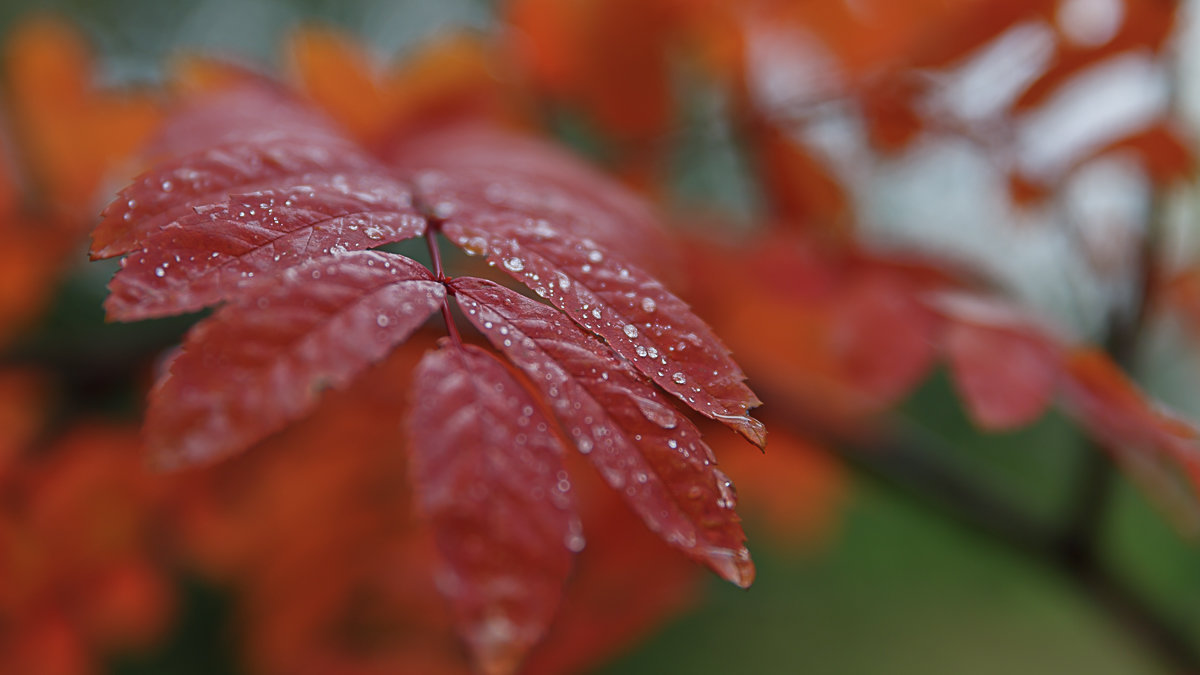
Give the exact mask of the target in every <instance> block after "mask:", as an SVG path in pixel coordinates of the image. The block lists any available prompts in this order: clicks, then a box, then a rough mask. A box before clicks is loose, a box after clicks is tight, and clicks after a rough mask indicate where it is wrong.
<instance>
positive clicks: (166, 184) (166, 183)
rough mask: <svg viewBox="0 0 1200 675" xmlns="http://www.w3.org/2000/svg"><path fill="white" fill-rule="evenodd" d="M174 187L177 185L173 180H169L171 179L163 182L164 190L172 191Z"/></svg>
mask: <svg viewBox="0 0 1200 675" xmlns="http://www.w3.org/2000/svg"><path fill="white" fill-rule="evenodd" d="M174 189H175V185H174V184H173V183H172V182H171V181H169V180H164V181H163V182H162V190H163V192H170V191H171V190H174Z"/></svg>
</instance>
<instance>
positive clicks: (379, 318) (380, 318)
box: [375, 314, 389, 328]
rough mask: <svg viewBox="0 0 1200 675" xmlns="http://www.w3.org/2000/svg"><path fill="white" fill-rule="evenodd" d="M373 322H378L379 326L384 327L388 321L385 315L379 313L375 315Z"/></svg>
mask: <svg viewBox="0 0 1200 675" xmlns="http://www.w3.org/2000/svg"><path fill="white" fill-rule="evenodd" d="M375 323H377V324H379V327H380V328H385V327H386V326H387V325H388V323H389V321H388V318H387V316H386V315H383V314H380V315H379V316H377V317H375Z"/></svg>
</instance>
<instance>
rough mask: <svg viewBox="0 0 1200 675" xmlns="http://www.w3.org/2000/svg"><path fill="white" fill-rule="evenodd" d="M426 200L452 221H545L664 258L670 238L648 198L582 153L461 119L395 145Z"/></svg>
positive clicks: (634, 256)
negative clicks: (581, 156) (581, 157)
mask: <svg viewBox="0 0 1200 675" xmlns="http://www.w3.org/2000/svg"><path fill="white" fill-rule="evenodd" d="M393 158H394V159H393V162H394V165H395V166H397V167H398V168H400V169H402V170H404V171H407V172H411V173H412V174H413V175H414V181H413V182H414V184H415V186H416V189H417V191H418V192H419V193H420V195H421V198H422V200H423V201H424V202H425V203H426V204H428V205H430V206H431V208H432V210H433V213H434V215H436V216H437V217H439V218H444V219H446V220H448V221H449V222H450V223H458V224H462V225H464V226H475V227H480V228H483V229H488V230H493V229H496V230H504V229H508V228H510V227H518V228H521V227H530V226H536V225H537V224H538V223H537V221H539V220H544V221H546V226H547V227H553V228H554V229H555V230H556V231H558V232H561V233H563V234H567V235H571V236H573V237H576V238H581V239H582V238H590V239H593V240H595V241H598V242H600V243H601V244H603V245H604V246H605V247H607V248H609V249H610V250H612V251H614V252H617V253H620V254H621V255H622V256H623V257H625V258H626V259H628V260H631V261H634V262H638V263H641V264H644V265H646V266H651V265H654V264H660V265H661V263H662V257H663V256H664V255H668V252H669V246H668V244H667V242H666V240H665V238H664V237H663V234H662V232H661V230H660V229H659V227H658V225H657V222H656V220H655V215H654V213H653V211H651V209H650V208H649V207H648V206H647V205H646V203H645V202H644V201H642V200H640V199H638V198H637V197H636V196H634V195H633V194H632V193H630V192H629V191H628V190H627V189H625V188H623V187H622V186H620V185H618V184H617V183H615V182H614V181H613V180H612V179H610V178H608V177H607V176H605V175H603V174H601V173H599V172H598V171H596V170H595V169H592V168H590V167H588V166H587V165H585V164H583V163H582V162H580V161H579V160H578V159H577V158H575V157H572V156H571V155H569V154H568V153H566V152H563V151H562V150H560V149H558V148H556V147H554V146H551V145H549V144H547V143H545V142H542V141H538V140H536V139H533V138H527V137H521V136H515V135H513V134H505V133H501V132H499V131H497V130H494V129H488V128H484V127H476V126H458V127H453V128H450V129H446V130H443V131H438V132H433V133H429V134H425V135H423V136H421V137H419V138H415V139H413V140H410V141H409V142H408V143H405V144H404V145H402V146H400V147H399V148H397V149H396V150H395V152H394V153H393Z"/></svg>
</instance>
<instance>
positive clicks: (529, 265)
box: [446, 223, 766, 447]
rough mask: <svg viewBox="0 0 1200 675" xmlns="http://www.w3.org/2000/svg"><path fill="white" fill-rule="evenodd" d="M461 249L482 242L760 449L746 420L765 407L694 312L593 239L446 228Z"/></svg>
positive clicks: (756, 429)
mask: <svg viewBox="0 0 1200 675" xmlns="http://www.w3.org/2000/svg"><path fill="white" fill-rule="evenodd" d="M446 234H447V235H448V236H449V237H451V238H452V239H454V240H455V241H457V242H459V243H463V242H466V243H467V245H472V244H470V242H472V241H474V240H476V239H484V240H485V241H486V242H487V251H488V255H489V258H490V259H491V260H492V261H493V262H497V263H499V264H500V266H501V267H502V268H503V269H504V270H505V271H506V272H508V273H509V274H510V275H512V276H513V277H514V278H515V279H517V280H519V281H521V282H522V283H524V284H525V285H527V286H529V287H530V288H532V289H533V290H534V291H536V292H537V294H538V295H540V296H542V297H544V298H546V299H547V300H549V301H550V302H551V303H552V304H553V305H554V306H555V307H558V308H559V309H561V310H562V311H563V312H565V313H566V314H567V316H570V317H571V318H572V319H574V320H575V321H576V322H577V323H579V324H580V325H581V326H583V327H584V328H587V329H588V330H590V331H591V332H593V333H595V334H596V335H598V336H600V337H602V338H604V340H605V341H606V342H607V343H608V344H609V345H610V346H611V347H612V348H613V349H614V350H615V351H616V352H617V353H618V354H620V355H621V356H622V357H624V358H625V359H627V360H628V361H629V362H630V363H631V364H633V366H634V367H635V368H637V370H638V371H640V372H641V373H642V374H643V375H645V376H646V377H649V378H650V379H651V380H653V381H654V382H655V384H657V385H659V386H660V387H662V388H663V389H665V390H666V391H668V392H670V393H672V394H674V395H675V396H677V397H678V398H679V399H680V400H682V401H684V402H685V403H687V404H688V406H690V407H691V408H692V409H694V410H696V411H697V412H700V413H701V414H703V415H705V416H707V417H710V418H712V419H715V420H718V421H720V422H723V423H725V424H727V425H729V426H730V427H732V428H733V429H734V430H736V431H737V432H738V433H740V434H742V435H743V436H745V437H746V438H747V439H749V440H750V442H752V443H754V444H755V445H758V446H759V447H762V446H763V445H764V444H765V442H766V440H765V439H766V431H765V429H764V428H763V426H762V424H761V423H760V422H759V421H758V420H756V419H754V418H752V417H750V416H749V415H748V414H747V409H748V408H752V407H754V406H756V405H758V404H759V403H760V401H759V400H758V398H757V397H756V396H754V393H753V392H752V391H750V389H749V388H748V387H747V386H746V385H745V384H744V382H745V379H746V376H745V375H744V374H743V373H742V371H741V369H740V368H738V366H737V364H736V363H734V362H733V359H731V358H730V357H729V350H728V348H726V347H725V345H724V344H722V343H721V341H720V339H719V338H717V336H716V335H715V334H714V333H713V332H712V329H711V328H709V327H708V324H706V323H704V321H702V320H701V319H700V318H699V317H697V316H696V315H695V314H693V313H692V310H691V308H689V307H688V306H687V304H686V303H684V302H683V301H682V300H680V299H679V298H677V297H675V296H674V295H672V294H671V293H670V292H669V291H667V290H666V289H665V288H663V286H662V284H660V283H659V282H658V281H656V280H655V279H654V278H653V277H651V276H649V275H648V274H646V273H645V272H643V271H642V270H640V269H638V268H636V267H634V266H632V265H628V264H625V263H623V262H622V261H620V260H617V259H616V257H615V256H612V255H608V254H606V251H604V250H603V249H602V248H600V247H599V246H598V245H596V244H595V242H593V241H591V240H589V239H583V240H573V239H571V238H569V237H566V236H563V235H561V234H556V233H555V232H554V231H553V230H549V229H547V230H544V231H543V230H536V229H533V230H530V229H528V228H527V229H525V230H515V231H511V232H504V231H500V232H497V231H496V230H485V229H482V228H471V227H468V226H460V225H458V224H456V223H450V224H447V225H446Z"/></svg>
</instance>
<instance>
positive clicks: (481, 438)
mask: <svg viewBox="0 0 1200 675" xmlns="http://www.w3.org/2000/svg"><path fill="white" fill-rule="evenodd" d="M414 382H415V388H414V391H413V401H414V406H413V409H412V412H411V417H410V418H409V430H410V436H411V438H412V441H413V455H412V462H413V473H414V478H415V479H416V485H417V490H418V499H419V502H420V504H421V506H422V508H423V509H424V510H425V511H426V513H427V514H428V515H429V517H430V518H431V519H432V521H433V526H434V530H435V535H436V538H437V543H438V548H439V550H440V551H441V553H442V556H443V557H444V558H445V559H446V562H447V565H446V568H445V569H444V570H443V575H444V578H443V581H442V584H441V585H442V586H443V588H445V589H446V591H445V592H446V594H447V595H448V596H449V597H450V600H451V602H452V604H453V605H454V609H455V612H456V614H457V615H458V621H459V623H460V625H461V626H462V632H463V634H464V636H465V638H466V640H467V643H468V644H470V646H471V648H472V650H473V651H474V653H475V658H476V660H477V662H478V663H479V664H480V666H481V669H482V671H483V672H484V673H489V674H490V673H511V672H513V671H515V670H516V667H517V665H518V664H519V663H520V661H521V658H522V657H523V656H524V654H525V652H526V651H527V650H528V649H529V648H530V647H531V646H533V644H535V643H536V642H537V641H538V640H539V639H540V638H541V636H542V635H543V634H544V633H545V631H546V628H547V627H548V626H549V624H550V619H551V617H552V616H553V614H554V611H555V609H556V608H557V606H558V603H559V598H560V596H561V595H562V585H563V582H564V581H565V580H566V577H567V573H568V571H569V570H570V563H571V552H572V551H578V550H579V549H581V548H582V547H583V539H582V537H581V536H580V534H579V522H578V519H577V517H576V516H575V515H574V512H573V508H572V503H571V502H572V500H571V493H570V483H569V481H568V479H567V473H566V470H565V468H564V467H563V448H562V445H561V444H560V443H559V440H558V438H557V437H556V436H555V435H554V434H553V433H552V432H551V431H550V422H549V420H547V419H546V418H545V417H544V416H543V415H542V413H541V412H540V410H539V406H538V403H537V402H536V401H535V400H534V399H533V397H532V396H531V395H530V393H529V392H528V391H527V390H526V389H525V387H524V386H523V385H521V383H520V382H518V381H517V380H516V379H514V378H513V376H512V375H511V374H509V372H508V370H507V369H506V368H505V367H504V365H503V364H502V363H501V362H499V361H498V360H497V359H496V357H494V356H492V355H491V354H489V353H487V352H485V351H483V350H482V349H479V348H478V347H472V346H466V347H464V346H461V345H460V346H455V345H453V344H446V345H443V347H442V348H441V349H439V350H437V351H433V352H429V353H427V354H426V355H425V358H424V359H422V361H421V363H420V364H419V365H418V366H417V369H416V371H415V373H414Z"/></svg>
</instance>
